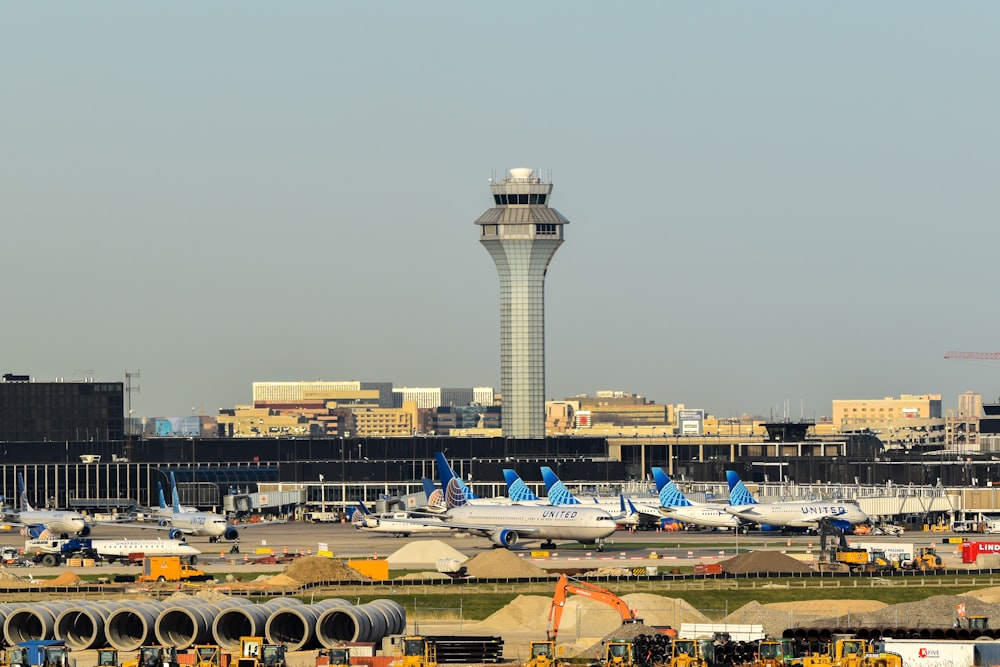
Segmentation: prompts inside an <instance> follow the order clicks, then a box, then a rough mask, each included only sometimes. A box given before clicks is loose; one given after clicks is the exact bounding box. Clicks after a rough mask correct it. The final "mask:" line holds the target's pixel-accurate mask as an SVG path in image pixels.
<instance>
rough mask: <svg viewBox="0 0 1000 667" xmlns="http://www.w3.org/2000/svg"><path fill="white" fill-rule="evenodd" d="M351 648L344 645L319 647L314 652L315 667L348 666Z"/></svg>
mask: <svg viewBox="0 0 1000 667" xmlns="http://www.w3.org/2000/svg"><path fill="white" fill-rule="evenodd" d="M350 664H351V649H350V648H348V647H346V646H333V647H331V648H321V649H320V650H319V653H317V654H316V667H350Z"/></svg>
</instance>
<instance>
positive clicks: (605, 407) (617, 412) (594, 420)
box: [566, 391, 676, 428]
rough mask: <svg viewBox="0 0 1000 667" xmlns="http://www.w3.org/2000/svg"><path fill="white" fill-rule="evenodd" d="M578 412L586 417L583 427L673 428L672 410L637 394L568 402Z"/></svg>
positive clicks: (606, 393) (581, 397) (608, 394)
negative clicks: (602, 425)
mask: <svg viewBox="0 0 1000 667" xmlns="http://www.w3.org/2000/svg"><path fill="white" fill-rule="evenodd" d="M566 402H567V403H571V404H572V405H573V406H574V409H575V410H576V411H577V412H584V413H586V414H587V420H586V421H587V422H589V423H588V424H586V425H583V426H584V427H588V426H590V427H592V426H594V425H596V424H606V425H614V426H665V425H670V426H671V428H673V424H675V423H676V422H675V421H674V418H673V417H674V413H673V406H671V405H659V404H657V403H653V402H651V401H648V400H647V399H646V398H644V397H642V396H639V395H638V394H629V393H627V392H624V391H599V392H597V393H596V395H595V396H593V397H592V396H588V395H586V394H581V395H578V396H574V397H572V398H567V399H566Z"/></svg>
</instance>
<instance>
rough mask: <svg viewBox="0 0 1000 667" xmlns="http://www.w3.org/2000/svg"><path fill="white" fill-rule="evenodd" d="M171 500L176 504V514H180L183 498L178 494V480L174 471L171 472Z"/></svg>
mask: <svg viewBox="0 0 1000 667" xmlns="http://www.w3.org/2000/svg"><path fill="white" fill-rule="evenodd" d="M170 498H171V500H172V501H173V503H174V514H180V512H181V497H180V495H179V494H178V493H177V480H175V479H174V473H173V471H170Z"/></svg>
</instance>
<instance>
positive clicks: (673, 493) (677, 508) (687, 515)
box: [653, 468, 740, 528]
mask: <svg viewBox="0 0 1000 667" xmlns="http://www.w3.org/2000/svg"><path fill="white" fill-rule="evenodd" d="M653 481H654V482H656V491H657V492H658V493H659V495H660V512H661V513H662V514H663V515H664V516H668V517H670V518H671V519H675V520H677V521H680V522H681V523H691V524H694V525H696V526H707V527H710V528H738V527H739V525H740V520H739V519H738V518H736V517H735V516H733V515H732V514H730V513H729V512H727V511H726V508H725V506H722V505H712V504H708V503H694V502H691V501H690V500H688V499H687V497H685V495H684V494H683V493H681V490H680V489H679V488H677V485H676V484H674V482H673V480H671V479H670V477H669V476H668V475H667V473H666V472H664V470H663V468H653Z"/></svg>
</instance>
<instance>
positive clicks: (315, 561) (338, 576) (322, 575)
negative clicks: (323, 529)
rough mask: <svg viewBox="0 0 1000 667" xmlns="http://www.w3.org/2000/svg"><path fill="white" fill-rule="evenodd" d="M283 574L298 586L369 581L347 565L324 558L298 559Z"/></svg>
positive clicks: (304, 557) (306, 557) (305, 557)
mask: <svg viewBox="0 0 1000 667" xmlns="http://www.w3.org/2000/svg"><path fill="white" fill-rule="evenodd" d="M282 574H284V575H285V576H286V577H288V578H290V579H292V580H294V581H295V582H296V583H297V584H309V583H312V582H314V581H368V577H366V576H364V575H363V574H361V573H360V572H358V571H357V570H355V569H354V568H353V567H350V566H348V565H347V564H346V563H344V562H341V561H339V560H334V559H333V558H325V557H323V556H303V557H302V558H296V559H295V560H294V561H292V563H291V564H289V566H288V567H286V568H285V571H284V572H283V573H282ZM272 579H273V577H272Z"/></svg>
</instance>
